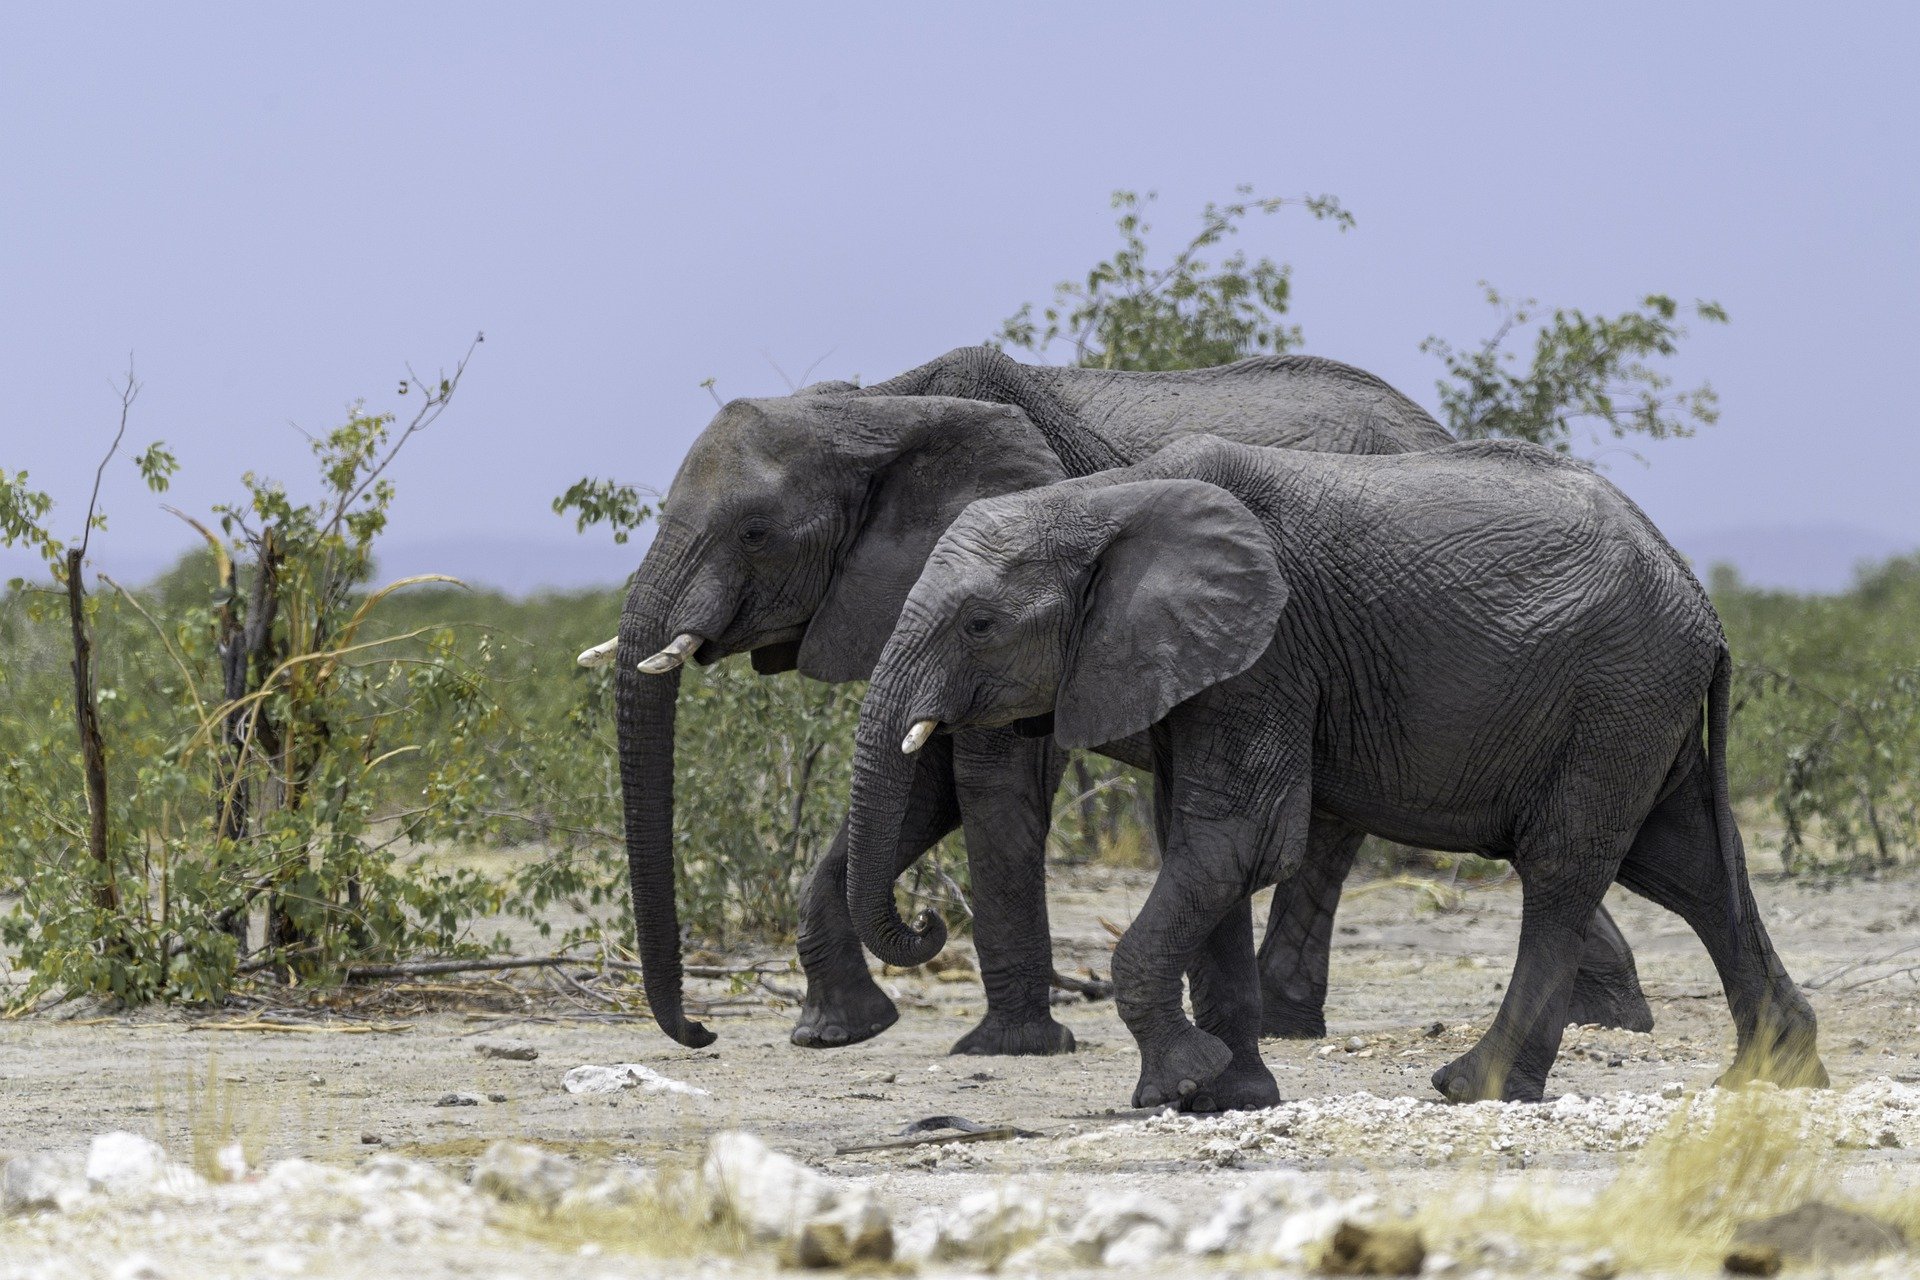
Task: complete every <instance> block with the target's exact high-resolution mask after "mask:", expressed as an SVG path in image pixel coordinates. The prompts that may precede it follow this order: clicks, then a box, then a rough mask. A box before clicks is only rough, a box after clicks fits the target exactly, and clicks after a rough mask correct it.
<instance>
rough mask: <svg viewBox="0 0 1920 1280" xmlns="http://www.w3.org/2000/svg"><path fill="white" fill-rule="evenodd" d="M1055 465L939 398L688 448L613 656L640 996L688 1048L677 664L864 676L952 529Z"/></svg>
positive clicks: (992, 420) (720, 423) (748, 428)
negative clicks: (676, 844)
mask: <svg viewBox="0 0 1920 1280" xmlns="http://www.w3.org/2000/svg"><path fill="white" fill-rule="evenodd" d="M1061 474H1062V471H1061V467H1060V463H1059V461H1058V459H1057V458H1056V457H1055V456H1054V454H1053V453H1052V451H1051V450H1050V449H1049V448H1048V447H1047V444H1046V441H1045V440H1044V439H1043V438H1042V437H1041V436H1040V434H1039V432H1038V431H1037V430H1036V429H1035V428H1034V426H1033V424H1032V423H1031V422H1030V421H1029V420H1028V419H1027V417H1026V415H1024V414H1023V413H1021V412H1020V410H1018V409H1015V408H1011V407H1008V406H1006V405H999V404H990V403H987V402H984V401H977V400H958V399H949V398H944V397H933V396H926V397H919V396H914V397H908V396H859V395H850V394H845V392H844V389H843V388H839V387H835V388H831V389H829V390H828V391H827V392H826V393H824V394H801V395H796V396H789V397H784V398H777V399H767V400H737V401H734V402H733V403H731V404H728V405H727V406H725V407H724V408H723V409H722V410H721V411H720V413H719V414H718V416H716V417H715V418H714V420H713V422H712V423H711V424H710V425H709V426H708V427H707V429H706V430H705V431H704V432H703V433H702V434H701V436H700V437H699V439H698V440H696V441H695V442H694V445H693V447H692V449H690V450H689V451H688V453H687V456H686V460H685V461H684V462H683V463H682V464H681V467H680V471H679V474H678V475H676V476H675V477H674V480H673V484H672V486H671V487H670V488H669V489H668V491H667V495H666V498H665V500H664V501H663V502H662V504H661V507H660V522H659V526H658V529H657V531H656V533H655V536H654V541H653V545H652V546H651V547H650V548H649V549H648V551H647V555H646V558H645V560H644V561H643V563H642V564H641V566H640V569H639V572H638V573H637V574H636V575H635V577H634V580H633V584H632V587H631V589H630V590H629V592H628V594H627V600H626V606H625V608H624V610H623V611H622V613H621V619H620V634H619V637H618V640H617V643H616V644H615V645H613V646H611V648H610V647H609V646H606V645H603V646H599V647H598V648H597V649H594V650H589V651H588V652H587V653H586V654H583V655H581V658H582V661H583V662H586V661H589V660H590V659H594V658H605V657H611V656H613V655H616V654H617V658H618V663H619V666H618V675H617V678H616V681H615V697H616V707H617V716H616V719H617V724H618V729H619V741H620V784H621V793H622V799H623V807H624V820H625V828H626V849H627V863H628V872H629V875H630V877H631V881H632V889H633V908H634V918H635V921H636V923H637V925H638V929H639V942H640V957H641V963H642V967H643V969H644V973H645V979H646V990H647V1001H648V1004H649V1006H650V1007H651V1008H652V1010H653V1015H654V1018H655V1019H656V1020H657V1021H658V1022H659V1024H660V1026H661V1028H662V1029H663V1030H664V1031H666V1033H667V1034H668V1035H670V1036H672V1037H673V1038H674V1039H675V1040H677V1041H679V1042H680V1043H681V1044H685V1045H692V1046H699V1045H704V1044H708V1043H711V1042H712V1040H713V1034H712V1032H710V1031H708V1030H707V1029H706V1028H705V1027H704V1026H702V1025H700V1024H699V1023H697V1022H690V1021H688V1020H687V1018H686V1015H685V1012H684V1007H683V1004H682V998H681V968H680V949H679V919H678V915H677V912H676V910H675V904H674V880H675V876H674V862H673V767H674V714H675V706H676V699H677V695H678V691H679V681H680V676H679V667H680V666H681V664H682V663H683V662H685V661H686V660H687V659H688V658H692V659H693V660H694V661H696V662H700V663H709V662H713V661H716V660H718V659H720V658H722V657H725V656H727V655H729V654H735V653H741V652H749V651H750V652H751V653H752V654H753V660H754V666H755V668H756V669H757V670H759V671H761V672H763V673H771V672H775V671H785V670H789V669H792V668H793V667H795V666H798V668H799V669H800V670H801V671H802V672H803V673H805V674H807V675H810V676H813V677H815V678H817V679H821V680H829V681H845V680H856V679H864V678H865V677H866V675H867V674H868V672H869V671H870V670H871V669H872V666H873V663H874V660H875V659H876V658H877V657H878V655H879V652H880V650H881V648H882V647H883V646H884V645H885V643H886V639H887V636H888V635H889V634H890V633H891V631H892V629H893V623H894V620H895V618H896V616H897V615H898V613H899V609H900V605H901V602H902V601H904V600H905V598H906V595H907V592H908V590H909V589H910V588H911V587H912V585H913V582H914V579H915V578H916V577H917V576H918V574H919V572H920V568H921V565H922V564H923V562H924V561H925V559H926V556H927V553H928V552H929V551H930V550H931V549H932V547H933V545H934V543H935V541H936V540H937V539H938V538H939V535H940V533H941V531H942V530H943V529H945V528H946V526H947V524H948V523H949V522H950V521H951V520H952V519H953V518H954V516H955V515H957V514H958V513H959V512H960V511H961V510H962V509H964V508H965V507H966V505H967V504H968V503H969V502H972V501H973V500H974V499H976V498H980V497H984V496H989V495H993V494H1000V493H1007V492H1010V491H1013V490H1016V489H1024V488H1030V487H1032V486H1035V485H1043V484H1048V483H1050V482H1052V481H1054V480H1057V479H1059V478H1060V476H1061Z"/></svg>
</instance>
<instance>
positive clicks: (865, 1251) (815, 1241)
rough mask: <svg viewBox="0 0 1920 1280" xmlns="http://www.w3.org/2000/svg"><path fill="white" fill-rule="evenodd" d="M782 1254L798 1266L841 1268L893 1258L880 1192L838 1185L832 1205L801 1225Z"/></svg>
mask: <svg viewBox="0 0 1920 1280" xmlns="http://www.w3.org/2000/svg"><path fill="white" fill-rule="evenodd" d="M784 1254H785V1257H786V1259H787V1260H788V1261H789V1262H791V1263H792V1264H793V1265H796V1266H801V1267H844V1266H847V1265H848V1264H849V1263H855V1262H887V1261H890V1260H891V1259H892V1258H893V1219H892V1216H891V1215H890V1214H889V1213H888V1212H887V1206H886V1204H885V1203H884V1202H882V1201H881V1199H880V1196H879V1193H878V1192H876V1191H874V1189H873V1188H872V1187H869V1186H865V1185H861V1184H855V1185H852V1186H847V1187H844V1188H840V1189H839V1191H838V1194H837V1195H836V1197H835V1200H834V1203H833V1205H832V1207H831V1208H828V1209H827V1210H825V1211H824V1212H822V1213H818V1214H815V1215H814V1216H813V1217H811V1218H809V1219H807V1220H806V1221H805V1222H803V1223H801V1224H800V1227H799V1230H798V1231H797V1232H795V1233H794V1234H793V1235H792V1236H791V1237H789V1239H788V1240H787V1241H786V1243H785V1248H784Z"/></svg>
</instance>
